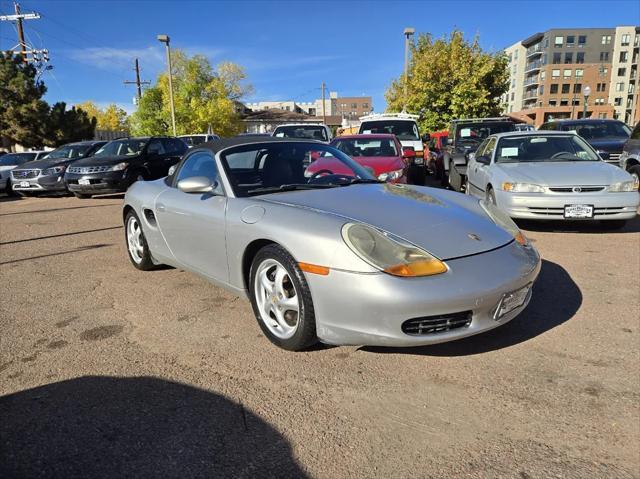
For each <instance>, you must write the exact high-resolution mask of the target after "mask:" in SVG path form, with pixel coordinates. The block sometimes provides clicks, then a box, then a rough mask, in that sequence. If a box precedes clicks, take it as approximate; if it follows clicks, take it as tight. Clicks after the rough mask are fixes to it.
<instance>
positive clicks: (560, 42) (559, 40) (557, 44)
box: [553, 37, 564, 47]
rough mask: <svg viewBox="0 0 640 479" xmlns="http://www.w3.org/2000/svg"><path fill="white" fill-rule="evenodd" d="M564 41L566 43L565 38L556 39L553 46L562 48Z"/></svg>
mask: <svg viewBox="0 0 640 479" xmlns="http://www.w3.org/2000/svg"><path fill="white" fill-rule="evenodd" d="M563 41H564V37H556V38H555V40H554V41H553V44H554V45H555V46H556V47H561V46H562V42H563Z"/></svg>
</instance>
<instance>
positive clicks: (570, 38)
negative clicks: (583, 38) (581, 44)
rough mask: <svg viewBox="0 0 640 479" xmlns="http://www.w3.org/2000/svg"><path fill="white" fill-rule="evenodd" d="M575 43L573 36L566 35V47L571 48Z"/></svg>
mask: <svg viewBox="0 0 640 479" xmlns="http://www.w3.org/2000/svg"><path fill="white" fill-rule="evenodd" d="M575 43H576V37H575V35H567V46H568V47H572V46H573V45H574V44H575Z"/></svg>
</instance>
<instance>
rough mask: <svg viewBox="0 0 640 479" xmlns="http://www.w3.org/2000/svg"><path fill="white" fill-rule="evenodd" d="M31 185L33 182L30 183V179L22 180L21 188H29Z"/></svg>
mask: <svg viewBox="0 0 640 479" xmlns="http://www.w3.org/2000/svg"><path fill="white" fill-rule="evenodd" d="M30 186H31V183H29V182H28V181H21V182H20V187H21V188H29V187H30Z"/></svg>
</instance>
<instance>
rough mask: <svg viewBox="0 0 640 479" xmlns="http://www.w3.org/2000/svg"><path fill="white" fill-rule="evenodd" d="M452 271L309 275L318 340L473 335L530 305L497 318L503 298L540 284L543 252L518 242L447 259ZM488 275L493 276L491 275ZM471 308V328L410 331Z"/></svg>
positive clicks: (423, 341) (382, 342) (417, 342)
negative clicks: (421, 322)
mask: <svg viewBox="0 0 640 479" xmlns="http://www.w3.org/2000/svg"><path fill="white" fill-rule="evenodd" d="M447 264H448V265H449V268H450V269H449V271H448V272H446V273H443V274H440V275H436V276H429V277H423V278H397V277H394V276H391V275H388V274H385V273H374V274H359V273H352V272H345V271H337V270H331V272H330V273H329V275H328V276H319V275H314V274H306V278H307V282H308V284H309V288H310V289H311V295H312V297H313V303H314V309H315V316H316V328H317V335H318V338H319V339H320V340H321V341H322V342H325V343H329V344H351V345H368V346H393V347H395V346H400V347H404V346H421V345H428V344H436V343H442V342H446V341H452V340H455V339H460V338H464V337H467V336H472V335H474V334H478V333H482V332H484V331H488V330H490V329H493V328H496V327H498V326H500V325H502V324H505V323H506V322H508V321H510V320H511V319H513V318H514V317H516V316H517V315H518V314H519V313H520V312H521V311H522V310H524V308H525V307H526V305H527V304H528V302H529V299H530V297H531V294H529V296H528V297H527V298H526V300H525V302H524V304H523V305H522V306H520V307H518V308H516V309H515V310H513V311H511V312H510V313H507V314H506V315H504V316H503V317H502V318H500V319H499V320H495V319H493V316H494V313H495V311H496V308H497V307H498V303H499V302H500V300H501V299H502V297H503V295H504V294H505V293H508V292H512V291H515V290H518V289H519V288H522V287H524V286H526V285H528V284H529V283H532V282H534V281H535V279H536V278H537V276H538V273H539V272H540V256H539V255H538V253H537V251H536V250H535V249H534V248H523V247H521V246H520V245H518V244H517V243H515V242H511V243H510V244H508V245H506V246H503V247H502V248H499V249H497V250H494V251H490V252H487V253H482V254H478V255H475V256H470V257H467V258H460V259H456V260H451V261H447ZM489 272H490V273H489ZM462 311H471V312H472V314H471V322H470V324H469V325H468V326H465V327H461V328H457V329H451V330H449V331H443V332H437V333H431V334H425V335H420V336H418V335H409V334H405V333H404V332H403V331H402V324H403V323H404V322H405V321H407V320H409V319H413V318H419V317H424V316H433V315H446V314H452V313H458V312H462Z"/></svg>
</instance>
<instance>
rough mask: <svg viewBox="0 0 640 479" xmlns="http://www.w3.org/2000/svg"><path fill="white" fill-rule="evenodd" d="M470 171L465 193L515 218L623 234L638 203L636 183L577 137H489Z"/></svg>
mask: <svg viewBox="0 0 640 479" xmlns="http://www.w3.org/2000/svg"><path fill="white" fill-rule="evenodd" d="M467 171H468V176H469V178H468V182H467V190H466V191H467V193H468V194H471V195H474V196H477V197H479V198H483V199H486V200H487V201H488V202H489V203H492V204H494V205H496V206H498V207H499V208H501V209H502V210H504V211H505V212H506V213H507V214H508V215H509V216H510V217H512V218H525V219H542V220H554V219H559V220H583V221H592V220H601V221H603V224H606V226H608V227H611V228H619V227H622V226H624V224H625V222H626V221H627V220H629V219H631V218H634V217H635V216H636V211H637V208H638V204H639V203H640V196H639V195H638V192H637V191H638V179H637V178H633V177H632V176H631V175H629V173H627V172H625V171H623V170H621V169H620V168H618V167H615V166H613V165H609V164H607V163H605V162H604V161H602V159H601V158H600V157H599V156H598V154H597V153H596V151H595V150H594V149H593V147H591V146H590V145H589V144H588V143H587V142H586V141H585V140H584V139H583V138H581V137H580V136H578V135H577V134H575V133H573V132H552V131H531V132H514V133H501V134H497V135H491V136H490V137H489V138H487V139H486V140H485V141H483V142H482V144H481V145H480V147H479V148H478V150H477V151H476V153H475V154H474V155H471V158H470V162H469V168H468V170H467Z"/></svg>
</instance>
